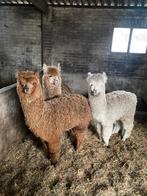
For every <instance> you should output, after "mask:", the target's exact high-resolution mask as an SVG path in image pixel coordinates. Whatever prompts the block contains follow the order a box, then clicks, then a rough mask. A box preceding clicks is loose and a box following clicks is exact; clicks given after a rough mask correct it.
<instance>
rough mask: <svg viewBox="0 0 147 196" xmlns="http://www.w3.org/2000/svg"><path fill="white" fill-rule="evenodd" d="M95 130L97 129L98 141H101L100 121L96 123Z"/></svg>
mask: <svg viewBox="0 0 147 196" xmlns="http://www.w3.org/2000/svg"><path fill="white" fill-rule="evenodd" d="M96 130H97V133H98V136H99V139H100V142H102V125H101V124H100V123H97V124H96Z"/></svg>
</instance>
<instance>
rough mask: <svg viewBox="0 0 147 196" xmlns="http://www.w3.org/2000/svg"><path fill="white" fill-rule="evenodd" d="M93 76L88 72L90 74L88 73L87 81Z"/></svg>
mask: <svg viewBox="0 0 147 196" xmlns="http://www.w3.org/2000/svg"><path fill="white" fill-rule="evenodd" d="M91 76H93V74H92V73H91V72H88V73H87V80H88V79H89V78H90V77H91Z"/></svg>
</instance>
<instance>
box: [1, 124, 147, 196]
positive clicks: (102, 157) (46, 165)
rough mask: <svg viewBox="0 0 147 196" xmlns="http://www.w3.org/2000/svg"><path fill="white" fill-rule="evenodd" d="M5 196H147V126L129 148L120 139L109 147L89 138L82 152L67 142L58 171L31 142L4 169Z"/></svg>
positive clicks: (12, 153)
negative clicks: (75, 149)
mask: <svg viewBox="0 0 147 196" xmlns="http://www.w3.org/2000/svg"><path fill="white" fill-rule="evenodd" d="M0 195H6V196H7V195H11V196H14V195H27V196H29V195H30V196H33V195H40V196H46V195H47V196H50V195H51V196H54V195H56V196H65V195H76V196H84V195H86V196H95V195H98V196H113V195H116V196H117V195H118V196H121V195H126V196H127V195H128V196H131V195H144V196H145V195H147V124H145V125H142V124H137V125H136V126H135V128H134V130H133V133H132V135H131V137H130V139H128V140H127V141H126V142H125V143H123V142H122V141H121V140H120V137H119V136H118V135H114V136H113V137H112V138H111V141H110V147H109V148H106V147H104V146H103V145H102V144H101V143H100V142H99V140H98V139H97V136H96V135H95V134H93V133H92V132H91V131H89V133H88V139H87V140H86V142H85V144H84V146H83V148H82V150H81V151H80V152H79V153H77V152H75V151H74V149H73V146H72V144H71V141H70V139H69V136H67V135H66V136H65V137H64V138H63V140H62V152H61V158H60V160H59V162H58V163H57V165H56V166H55V167H54V166H52V165H51V164H50V161H49V160H48V159H47V158H46V156H45V150H44V148H43V146H42V145H41V142H38V140H36V141H33V140H32V139H31V138H28V139H26V140H25V141H24V142H23V143H21V144H20V145H19V146H18V147H17V148H16V147H15V148H12V149H11V151H10V152H9V153H8V156H7V158H6V159H5V160H4V161H3V162H1V163H0Z"/></svg>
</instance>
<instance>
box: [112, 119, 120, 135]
mask: <svg viewBox="0 0 147 196" xmlns="http://www.w3.org/2000/svg"><path fill="white" fill-rule="evenodd" d="M120 129H121V126H120V124H119V122H117V121H116V122H115V123H114V124H113V133H118V132H119V130H120Z"/></svg>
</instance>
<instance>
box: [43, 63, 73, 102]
mask: <svg viewBox="0 0 147 196" xmlns="http://www.w3.org/2000/svg"><path fill="white" fill-rule="evenodd" d="M42 86H43V92H44V100H47V99H51V98H54V97H57V96H60V95H61V94H69V93H71V90H70V89H69V87H68V86H67V85H65V84H64V83H63V82H62V78H61V68H60V65H59V64H58V66H57V67H53V66H50V65H46V64H44V65H43V77H42Z"/></svg>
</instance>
